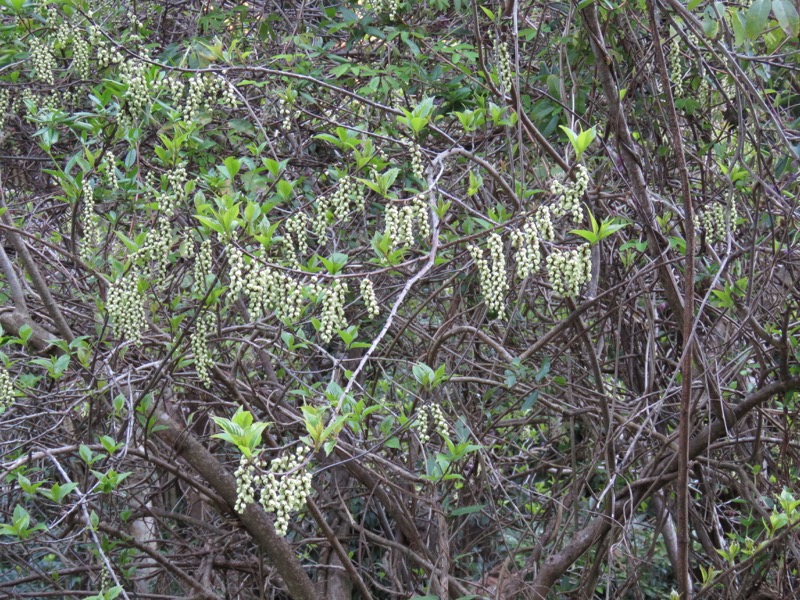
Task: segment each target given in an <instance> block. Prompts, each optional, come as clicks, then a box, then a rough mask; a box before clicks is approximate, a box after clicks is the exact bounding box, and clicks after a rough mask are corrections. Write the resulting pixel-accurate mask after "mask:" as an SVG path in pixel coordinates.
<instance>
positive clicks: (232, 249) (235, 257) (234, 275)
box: [227, 241, 247, 298]
mask: <svg viewBox="0 0 800 600" xmlns="http://www.w3.org/2000/svg"><path fill="white" fill-rule="evenodd" d="M227 250H228V273H229V277H230V284H229V285H228V292H229V293H230V295H231V298H236V297H238V296H239V293H241V292H242V291H243V290H244V288H245V285H247V277H246V265H245V262H244V252H242V251H241V250H239V247H238V246H236V245H235V244H234V243H233V241H231V243H230V244H228V246H227Z"/></svg>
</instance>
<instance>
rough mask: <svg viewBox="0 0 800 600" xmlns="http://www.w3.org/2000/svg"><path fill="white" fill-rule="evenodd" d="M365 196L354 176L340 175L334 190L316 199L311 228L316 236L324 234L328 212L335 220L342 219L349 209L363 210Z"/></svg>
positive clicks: (362, 188) (345, 216) (362, 187)
mask: <svg viewBox="0 0 800 600" xmlns="http://www.w3.org/2000/svg"><path fill="white" fill-rule="evenodd" d="M366 197H367V196H366V190H365V189H364V186H362V185H361V184H360V183H359V182H358V181H357V180H356V179H355V178H353V177H351V176H350V175H344V176H342V178H341V179H339V185H338V186H337V187H336V191H334V192H333V193H332V194H330V195H325V196H322V197H320V198H318V199H317V207H316V214H315V216H314V223H313V224H312V229H313V230H314V233H315V234H316V235H317V237H324V236H325V231H326V229H327V227H328V213H329V212H330V213H332V214H333V216H334V218H335V219H336V220H337V221H343V220H344V219H346V218H347V215H348V213H349V212H350V211H351V210H354V209H355V210H359V211H361V210H364V202H365V201H366Z"/></svg>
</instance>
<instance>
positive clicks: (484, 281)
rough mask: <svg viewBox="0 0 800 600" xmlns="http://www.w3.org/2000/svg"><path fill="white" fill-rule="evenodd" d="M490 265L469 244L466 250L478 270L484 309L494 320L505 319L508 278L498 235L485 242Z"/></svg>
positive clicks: (472, 245) (491, 235) (501, 243)
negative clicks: (484, 303)
mask: <svg viewBox="0 0 800 600" xmlns="http://www.w3.org/2000/svg"><path fill="white" fill-rule="evenodd" d="M487 246H488V248H489V257H490V258H491V263H490V262H489V261H488V260H486V259H485V258H484V256H483V251H482V250H481V249H480V248H479V247H478V246H476V245H474V244H470V245H469V246H467V250H468V251H469V253H470V254H471V255H472V259H473V260H474V261H475V265H476V266H477V268H478V276H479V277H480V282H481V293H482V294H483V297H484V301H485V302H486V308H487V309H488V311H489V313H490V315H491V314H493V315H494V318H496V319H501V320H502V319H505V314H506V313H505V297H506V294H508V289H509V285H508V278H507V276H506V256H505V252H504V250H503V239H502V238H501V237H500V234H499V233H497V232H493V233H491V234H489V239H488V242H487Z"/></svg>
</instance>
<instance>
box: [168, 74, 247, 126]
mask: <svg viewBox="0 0 800 600" xmlns="http://www.w3.org/2000/svg"><path fill="white" fill-rule="evenodd" d="M168 85H169V86H170V87H171V88H172V91H173V92H174V91H175V90H177V89H178V87H179V86H180V82H177V80H168ZM187 88H188V89H187V91H186V100H185V102H184V105H183V120H184V121H186V122H187V123H189V122H191V121H193V120H194V119H195V118H196V117H197V116H198V115H199V114H200V113H201V112H202V111H204V110H210V109H211V108H212V107H213V106H214V104H216V103H217V102H219V103H221V104H226V105H228V106H235V105H236V92H235V91H234V89H233V87H232V86H231V84H230V83H229V82H228V81H226V80H225V79H224V78H223V77H222V76H219V75H214V74H212V73H195V74H194V75H192V77H191V78H190V79H189V83H188V86H187ZM176 97H180V96H176Z"/></svg>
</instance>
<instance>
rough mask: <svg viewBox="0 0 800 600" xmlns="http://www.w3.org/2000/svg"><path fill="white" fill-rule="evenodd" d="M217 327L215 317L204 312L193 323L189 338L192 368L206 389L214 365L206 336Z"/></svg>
mask: <svg viewBox="0 0 800 600" xmlns="http://www.w3.org/2000/svg"><path fill="white" fill-rule="evenodd" d="M216 325H217V316H216V315H215V314H214V313H213V312H211V311H210V310H204V311H203V312H202V313H201V314H200V316H199V317H198V319H197V322H196V323H195V327H194V331H193V332H192V335H191V336H190V338H189V342H190V344H191V346H192V352H193V353H194V366H195V370H196V371H197V377H198V378H199V379H200V381H202V382H203V385H204V386H206V388H210V387H211V376H210V375H209V372H208V371H209V369H210V368H211V366H212V365H213V364H214V361H213V359H212V358H211V350H210V349H209V347H208V336H209V335H210V334H211V332H212V331H214V328H215V327H216Z"/></svg>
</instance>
